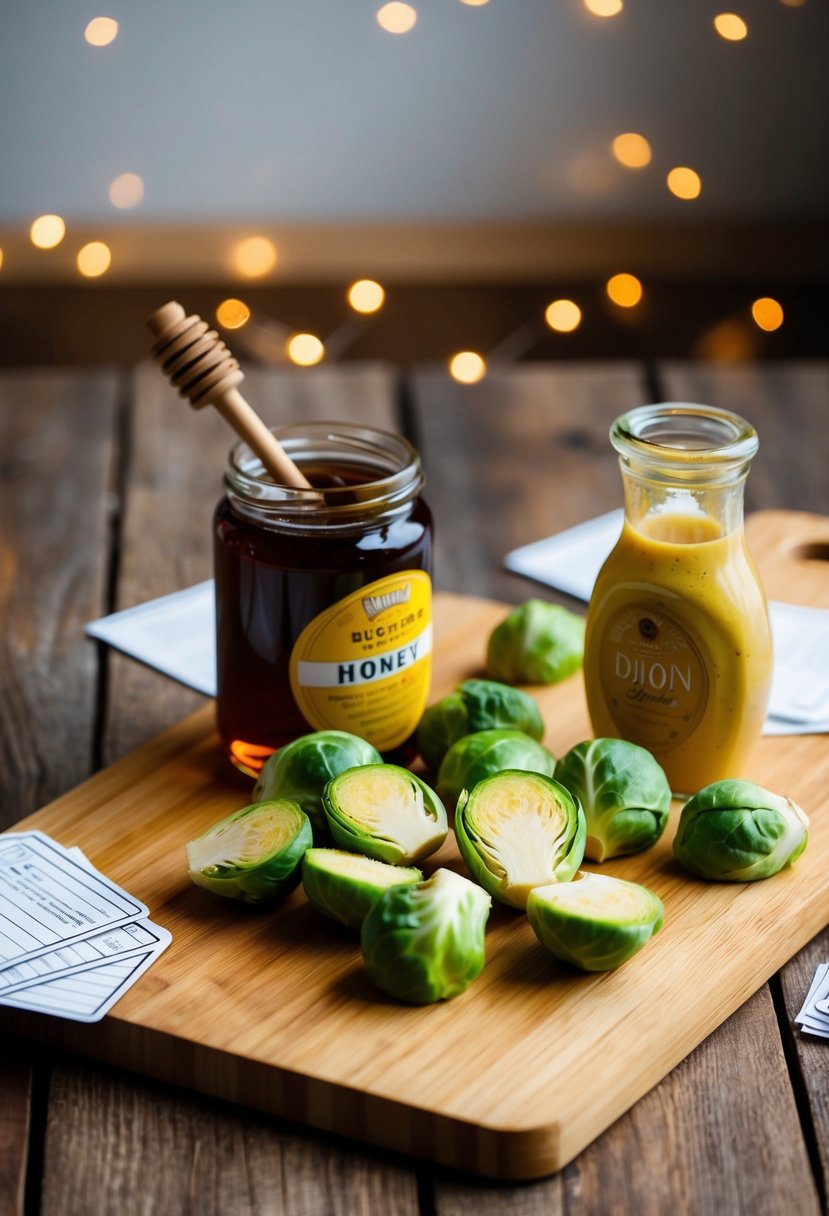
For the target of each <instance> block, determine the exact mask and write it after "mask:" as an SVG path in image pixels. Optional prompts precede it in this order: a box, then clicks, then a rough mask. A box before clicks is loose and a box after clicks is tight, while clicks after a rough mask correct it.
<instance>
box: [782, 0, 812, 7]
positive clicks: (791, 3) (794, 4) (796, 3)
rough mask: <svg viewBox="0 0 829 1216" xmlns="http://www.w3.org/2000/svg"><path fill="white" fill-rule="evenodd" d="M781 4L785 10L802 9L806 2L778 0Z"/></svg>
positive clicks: (802, 0)
mask: <svg viewBox="0 0 829 1216" xmlns="http://www.w3.org/2000/svg"><path fill="white" fill-rule="evenodd" d="M780 3H781V4H785V6H786V8H803V5H804V4H805V3H806V0H780Z"/></svg>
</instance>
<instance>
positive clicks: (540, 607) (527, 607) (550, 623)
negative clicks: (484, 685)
mask: <svg viewBox="0 0 829 1216" xmlns="http://www.w3.org/2000/svg"><path fill="white" fill-rule="evenodd" d="M583 657H584V618H583V617H580V616H576V614H575V612H570V611H569V610H568V609H567V608H562V607H561V605H560V604H547V603H545V601H544V600H527V602H526V603H525V604H522V605H521V606H520V608H515V609H514V610H513V611H512V612H511V613H510V614H509V616H507V617H506V618H505V619H504V620H503V621H501V624H500V625H498V626H497V627H496V628H495V629H494V630H493V632H492V633H491V634H490V638H489V645H488V647H487V654H486V674H487V675H488V676H491V677H492V679H493V680H506V682H507V683H508V684H557V683H558V681H559V680H563V679H564V677H565V676H569V675H571V674H572V673H573V672H574V671H578V669H579V668H580V667H581V664H582V659H583Z"/></svg>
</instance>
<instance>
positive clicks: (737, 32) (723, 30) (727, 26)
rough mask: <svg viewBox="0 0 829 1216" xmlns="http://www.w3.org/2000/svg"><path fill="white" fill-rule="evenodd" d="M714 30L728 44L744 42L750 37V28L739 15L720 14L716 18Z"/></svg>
mask: <svg viewBox="0 0 829 1216" xmlns="http://www.w3.org/2000/svg"><path fill="white" fill-rule="evenodd" d="M714 29H715V30H716V31H717V33H718V34H719V36H720V37H721V38H724V39H725V40H726V42H742V40H743V39H744V38H747V37H748V26H747V25H746V23H745V21H743V19H742V17H740V16H738V14H737V13H718V14H717V16H716V17H715V18H714Z"/></svg>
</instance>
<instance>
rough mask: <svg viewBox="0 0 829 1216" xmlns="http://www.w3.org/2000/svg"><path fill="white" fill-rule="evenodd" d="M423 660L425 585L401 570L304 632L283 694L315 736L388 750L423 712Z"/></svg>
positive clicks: (419, 574) (427, 645) (428, 610)
mask: <svg viewBox="0 0 829 1216" xmlns="http://www.w3.org/2000/svg"><path fill="white" fill-rule="evenodd" d="M431 656H432V583H431V580H430V578H429V576H428V574H426V573H425V572H424V571H423V570H405V571H403V573H401V574H390V575H388V576H387V577H386V578H381V579H378V580H377V581H376V582H374V583H368V584H367V585H366V586H365V587H361V588H360V590H359V591H355V592H354V593H353V594H351V595H348V596H346V597H345V599H342V600H339V601H338V602H337V603H336V604H334V605H333V606H332V607H331V608H327V609H326V610H325V612H321V613H320V614H319V616H316V617H314V619H313V620H312V621H311V622H310V624H308V625H306V627H305V629H303V631H302V633H301V634H300V635H299V637H298V638H297V640H296V643H295V645H294V648H293V651H292V652H291V666H290V680H291V691H292V693H293V694H294V700H295V701H296V703H297V705H298V706H299V709H300V711H301V713H302V715H303V717H305V718H306V720H307V721H308V722H309V723H310V724H311V726H313V727H314V729H315V730H347V731H350V732H351V733H352V734H354V735H360V736H362V738H364V739H368V741H369V742H370V743H373V744H374V746H375V747H376V748H377V749H378V751H381V752H385V751H391V750H392V748H395V747H398V746H399V745H400V744H401V743H403V742H404V740H405V739H407V738H408V737H409V735H410V734H411V733H412V731H413V730H414V729H415V727H416V726H417V724H418V722H419V721H420V718H421V716H422V714H423V711H424V709H425V708H426V701H427V699H428V697H429V683H430V680H431V675H432V658H431Z"/></svg>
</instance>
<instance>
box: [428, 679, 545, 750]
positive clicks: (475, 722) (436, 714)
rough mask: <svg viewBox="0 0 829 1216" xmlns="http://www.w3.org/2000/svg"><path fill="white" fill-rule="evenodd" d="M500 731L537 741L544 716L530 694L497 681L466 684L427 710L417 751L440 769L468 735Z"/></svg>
mask: <svg viewBox="0 0 829 1216" xmlns="http://www.w3.org/2000/svg"><path fill="white" fill-rule="evenodd" d="M499 728H500V729H503V728H507V729H511V730H520V731H523V732H524V734H525V735H531V736H532V738H533V739H541V738H543V736H544V722H543V720H542V717H541V713H540V711H539V708H538V706H537V705H536V703H535V701H534V700H533V699H532V697H531V696H530V695H529V693H526V692H521V691H520V690H519V689H517V688H511V687H510V686H509V684H499V683H498V682H497V681H496V680H464V682H463V684H459V685H458V687H457V688H456V689H455V691H454V692H453V693H450V694H449V696H448V697H443V698H442V699H441V700H440V701H437V702H436V703H435V704H434V705H431V706H430V707H429V708H428V709H427V710H426V712H425V714H424V715H423V717H422V718H421V719H420V725H419V726H418V728H417V750H418V751H419V752H420V754H421V756H422V757H423V759H424V760H425V761H426V763H427V764H428V765H429V767H430V768H432V769H436V768H437V767H438V766H439V764H440V762H441V760H442V759H443V757H444V756H445V755H446V753H447V752H448V751H449V748H450V747H451V746H452V744H453V743H455V742H457V740H458V739H461V738H463V736H464V735H469V734H473V733H474V732H475V731H479V730H493V729H499Z"/></svg>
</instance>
